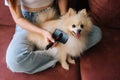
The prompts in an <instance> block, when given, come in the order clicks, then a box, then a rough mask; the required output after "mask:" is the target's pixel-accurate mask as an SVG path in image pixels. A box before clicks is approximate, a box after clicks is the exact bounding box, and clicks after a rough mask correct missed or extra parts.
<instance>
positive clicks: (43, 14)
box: [36, 8, 56, 23]
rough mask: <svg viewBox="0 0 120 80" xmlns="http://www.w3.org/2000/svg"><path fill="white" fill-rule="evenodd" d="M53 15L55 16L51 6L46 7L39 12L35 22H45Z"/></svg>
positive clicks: (52, 17)
mask: <svg viewBox="0 0 120 80" xmlns="http://www.w3.org/2000/svg"><path fill="white" fill-rule="evenodd" d="M55 17H56V10H55V9H53V8H47V9H46V10H44V11H41V12H39V14H38V15H37V19H36V21H37V23H40V22H45V21H49V20H51V19H54V18H55Z"/></svg>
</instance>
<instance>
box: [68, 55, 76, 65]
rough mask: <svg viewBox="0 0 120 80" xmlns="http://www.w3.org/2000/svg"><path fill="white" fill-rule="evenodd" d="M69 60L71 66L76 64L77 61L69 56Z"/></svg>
mask: <svg viewBox="0 0 120 80" xmlns="http://www.w3.org/2000/svg"><path fill="white" fill-rule="evenodd" d="M67 60H68V62H69V63H70V64H75V60H74V59H72V57H71V56H70V55H68V56H67Z"/></svg>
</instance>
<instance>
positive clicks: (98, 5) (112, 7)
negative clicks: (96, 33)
mask: <svg viewBox="0 0 120 80" xmlns="http://www.w3.org/2000/svg"><path fill="white" fill-rule="evenodd" d="M89 4H90V10H91V15H92V17H93V19H94V21H95V22H96V23H97V24H100V25H104V27H112V28H120V0H89Z"/></svg>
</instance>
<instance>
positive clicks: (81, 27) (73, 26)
mask: <svg viewBox="0 0 120 80" xmlns="http://www.w3.org/2000/svg"><path fill="white" fill-rule="evenodd" d="M62 19H63V21H64V22H63V23H65V25H64V26H65V28H66V30H67V32H68V33H69V34H70V35H71V34H72V35H73V36H75V37H76V38H78V39H79V38H80V37H81V36H86V35H87V33H88V32H90V31H91V27H92V21H91V19H90V17H89V16H88V14H87V12H86V9H82V10H81V11H79V12H78V13H76V11H75V10H73V9H71V8H70V9H69V11H68V13H66V14H65V15H64V16H63V17H62Z"/></svg>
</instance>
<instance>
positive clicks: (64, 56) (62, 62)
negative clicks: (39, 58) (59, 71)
mask: <svg viewBox="0 0 120 80" xmlns="http://www.w3.org/2000/svg"><path fill="white" fill-rule="evenodd" d="M60 54H61V55H60V63H61V66H62V67H63V68H64V69H66V70H69V65H68V64H67V62H66V59H67V54H66V53H60Z"/></svg>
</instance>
